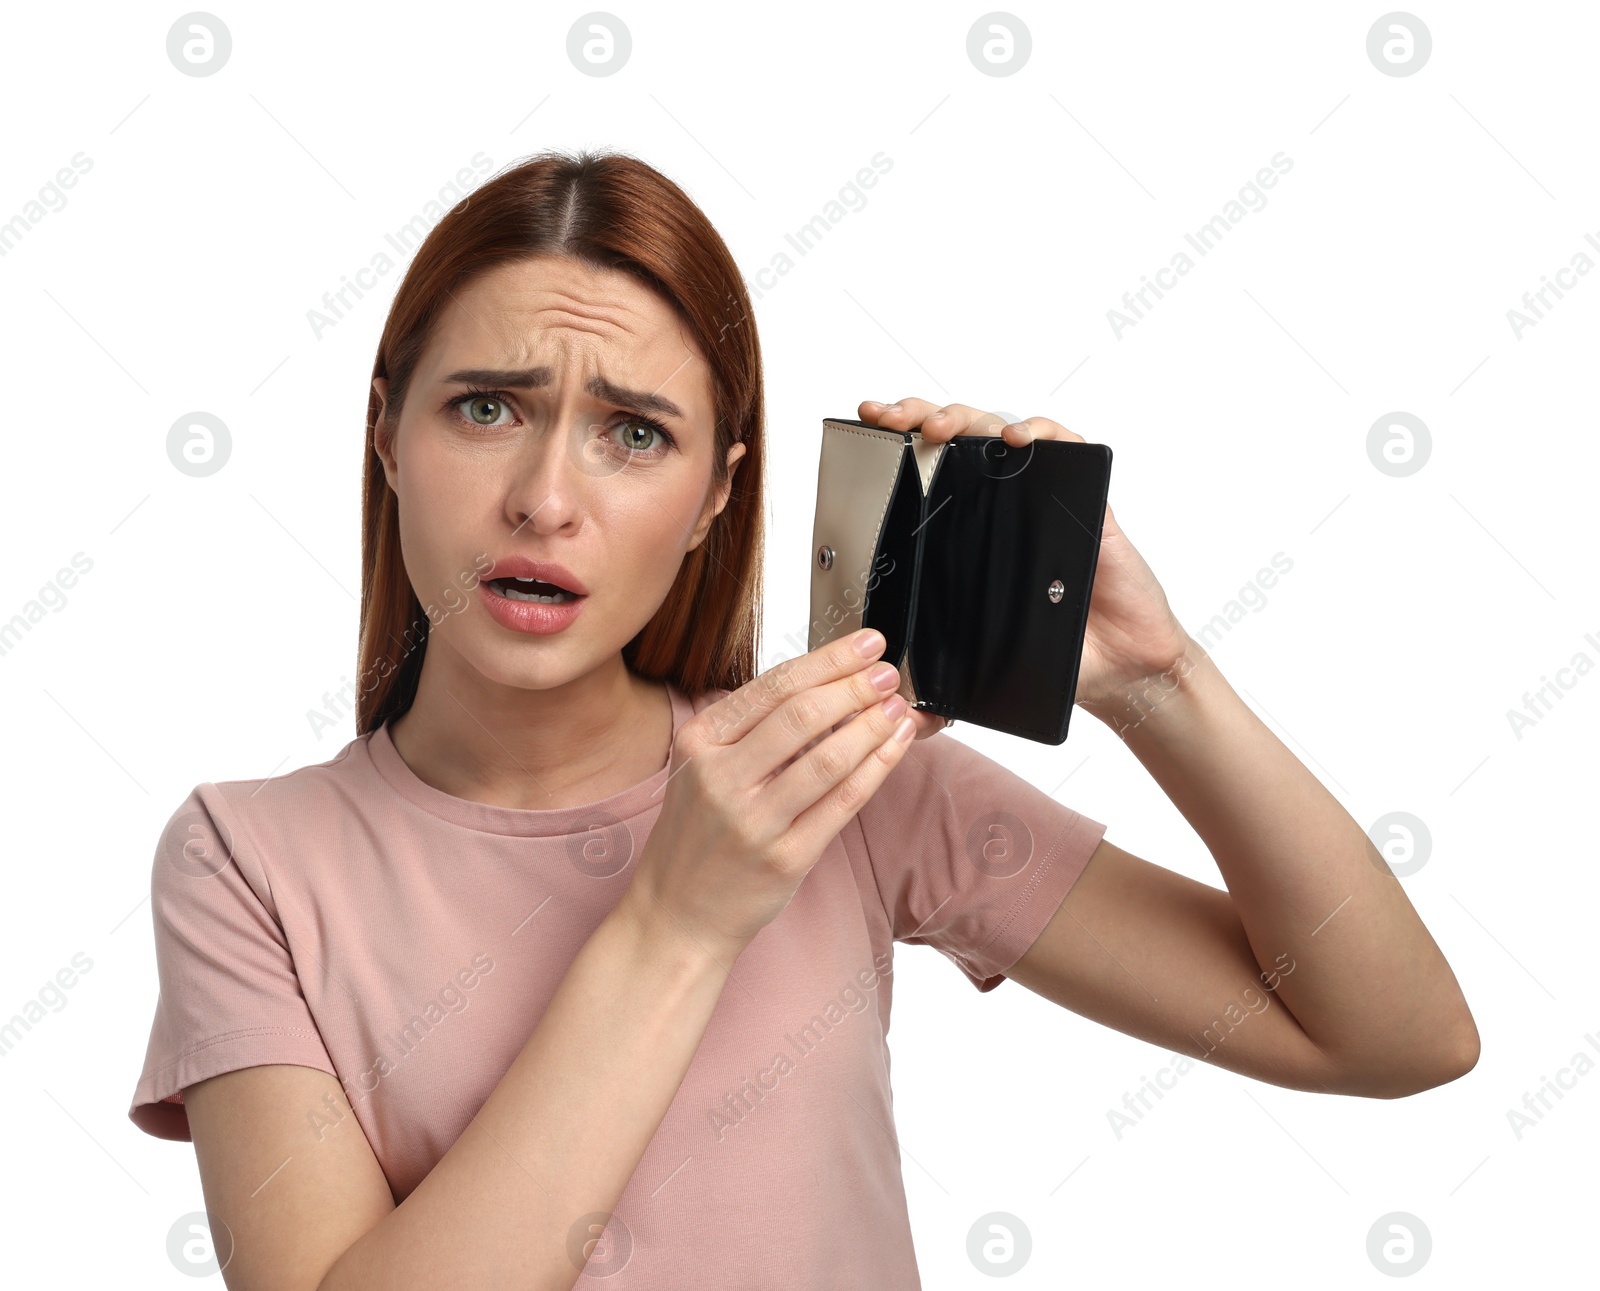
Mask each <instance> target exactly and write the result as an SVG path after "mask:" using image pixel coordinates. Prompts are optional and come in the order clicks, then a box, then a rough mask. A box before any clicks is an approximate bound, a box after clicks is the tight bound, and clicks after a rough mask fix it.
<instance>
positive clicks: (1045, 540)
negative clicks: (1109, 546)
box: [806, 417, 1111, 744]
mask: <svg viewBox="0 0 1600 1291" xmlns="http://www.w3.org/2000/svg"><path fill="white" fill-rule="evenodd" d="M1110 481H1111V449H1110V448H1108V447H1107V446H1106V445H1104V444H1080V443H1076V442H1072V441H1066V440H1054V439H1044V440H1035V441H1034V442H1033V443H1031V444H1028V445H1027V446H1025V447H1022V448H1017V447H1015V446H1013V445H1010V444H1007V443H1006V442H1005V441H1004V440H1003V439H1001V438H1000V437H999V436H998V435H956V436H954V437H953V438H951V439H949V440H945V441H942V442H938V443H935V442H933V441H930V440H925V439H923V437H922V434H921V432H920V431H916V430H911V431H900V430H886V429H884V428H882V427H880V426H871V425H868V424H867V423H866V422H863V421H849V420H846V419H844V418H841V417H829V418H826V419H824V421H823V423H822V457H821V462H820V464H819V466H818V469H817V511H816V520H815V524H814V527H813V529H812V538H811V550H812V563H811V627H810V631H809V634H808V644H807V647H806V648H807V649H808V650H815V649H816V648H817V647H818V646H820V645H825V644H827V643H828V642H829V641H833V640H836V639H837V638H839V637H841V636H848V635H849V634H851V633H852V632H856V631H859V630H860V629H862V628H876V629H877V630H878V631H879V632H882V633H883V636H884V641H885V642H886V644H885V647H884V651H883V655H882V658H883V659H885V660H887V661H888V662H889V663H892V664H894V665H895V666H896V667H897V668H899V669H900V674H901V684H900V693H901V694H902V695H904V696H905V697H906V700H907V702H908V703H909V704H910V705H911V707H913V708H917V709H922V710H924V711H927V712H931V713H936V714H938V715H940V716H942V717H947V718H950V719H952V720H954V721H963V722H971V723H973V724H974V725H977V726H987V727H989V728H991V729H993V730H997V731H1004V732H1006V733H1007V734H1010V735H1019V736H1022V737H1023V738H1024V739H1030V740H1037V741H1039V742H1040V743H1042V744H1060V743H1062V742H1063V741H1065V740H1066V738H1067V724H1068V722H1069V721H1070V719H1071V717H1072V707H1073V702H1074V699H1075V696H1076V693H1077V684H1078V664H1079V662H1080V660H1081V659H1082V656H1083V638H1084V631H1085V629H1086V627H1087V626H1088V620H1089V596H1090V593H1091V592H1092V591H1093V589H1094V572H1095V566H1096V564H1097V563H1098V561H1099V557H1100V529H1101V525H1102V523H1103V522H1104V520H1105V511H1106V493H1107V490H1108V488H1109V486H1110Z"/></svg>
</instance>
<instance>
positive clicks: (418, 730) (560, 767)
mask: <svg viewBox="0 0 1600 1291" xmlns="http://www.w3.org/2000/svg"><path fill="white" fill-rule="evenodd" d="M389 735H390V738H391V739H392V740H393V741H394V746H395V750H396V752H398V753H399V754H400V757H401V758H402V759H403V760H404V761H405V763H406V765H407V766H408V767H410V768H411V770H412V772H413V773H414V774H415V775H416V776H417V778H418V779H420V780H422V781H423V782H424V783H425V784H429V785H431V786H433V787H434V788H435V789H438V790H440V791H442V792H444V793H448V794H451V795H452V796H454V797H457V798H466V799H469V800H471V801H473V802H483V803H488V804H490V805H492V806H497V807H514V808H520V809H525V810H536V811H550V810H555V809H557V808H561V807H573V806H582V805H584V804H586V803H591V802H598V801H600V800H601V799H603V798H608V797H610V796H611V795H612V794H614V793H620V792H621V791H622V790H624V789H627V788H630V787H632V786H633V785H636V784H638V783H639V782H640V781H641V780H646V779H648V778H649V777H650V776H651V775H653V774H654V773H655V772H657V771H659V770H660V769H661V768H662V767H663V766H665V765H666V764H667V757H668V755H669V752H670V749H671V744H672V704H671V700H670V697H669V696H668V694H667V690H666V687H665V685H664V684H663V683H661V682H658V681H646V680H644V679H642V678H639V677H636V676H634V675H633V674H632V673H631V672H629V671H628V669H627V666H626V665H625V664H624V663H623V661H622V656H621V654H617V655H614V656H612V658H611V659H609V660H607V661H606V662H605V663H603V664H601V665H600V666H599V667H598V668H595V669H594V670H593V671H591V672H588V673H586V674H584V675H583V676H581V677H575V678H573V679H572V680H571V681H569V682H566V683H565V684H563V685H560V686H554V687H551V688H549V689H544V690H529V689H524V688H522V687H519V686H506V685H502V684H501V683H499V682H496V681H492V680H491V679H489V678H487V677H485V676H484V675H483V674H482V673H480V672H479V671H478V670H477V669H476V668H474V667H472V666H471V665H469V664H468V663H467V662H466V661H465V660H464V659H462V658H461V657H460V656H459V655H457V654H455V653H454V651H452V650H450V648H449V647H448V646H446V645H445V644H444V641H443V639H442V638H440V637H437V636H436V637H434V638H433V639H432V640H430V641H429V642H428V648H427V654H426V655H425V656H424V658H423V664H422V676H421V677H420V678H419V679H418V682H417V695H416V699H415V701H414V702H413V703H412V705H411V707H410V708H408V709H407V710H406V711H405V712H404V713H403V714H401V715H400V716H399V717H398V718H395V719H394V720H393V721H391V722H390V723H389Z"/></svg>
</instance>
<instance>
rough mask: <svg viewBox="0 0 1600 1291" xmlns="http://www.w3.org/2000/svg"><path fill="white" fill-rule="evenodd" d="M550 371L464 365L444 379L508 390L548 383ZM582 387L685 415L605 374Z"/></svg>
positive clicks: (643, 408)
mask: <svg viewBox="0 0 1600 1291" xmlns="http://www.w3.org/2000/svg"><path fill="white" fill-rule="evenodd" d="M550 380H551V371H550V369H549V368H548V367H538V368H518V369H501V368H465V369H463V370H462V371H460V372H452V373H451V374H450V375H449V376H447V377H445V381H447V382H451V383H457V382H459V383H460V384H462V385H476V386H504V387H506V388H507V389H510V390H537V389H540V388H541V387H543V386H547V385H549V384H550ZM584 389H585V390H587V391H588V392H589V393H590V394H592V395H593V396H594V397H595V398H596V399H604V400H605V401H606V402H607V403H615V404H620V405H622V407H624V408H631V409H633V410H634V411H635V412H657V413H660V414H661V415H662V416H665V417H677V418H679V419H680V420H687V419H686V418H685V417H684V412H683V409H682V408H680V407H678V405H677V404H675V403H673V402H672V400H670V399H667V398H664V397H663V396H661V395H658V394H652V393H650V392H649V391H645V390H629V389H628V388H627V387H626V386H619V385H617V384H615V383H614V382H611V381H608V380H606V378H605V377H601V376H596V377H590V378H589V381H588V383H587V384H586V385H585V386H584Z"/></svg>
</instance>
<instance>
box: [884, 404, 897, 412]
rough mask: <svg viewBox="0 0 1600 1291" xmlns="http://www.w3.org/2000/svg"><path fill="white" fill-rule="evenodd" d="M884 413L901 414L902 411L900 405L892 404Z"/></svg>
mask: <svg viewBox="0 0 1600 1291" xmlns="http://www.w3.org/2000/svg"><path fill="white" fill-rule="evenodd" d="M884 411H885V412H899V411H900V405H899V404H897V403H892V404H890V405H889V406H888V407H887V408H885V409H884Z"/></svg>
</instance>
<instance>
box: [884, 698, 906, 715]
mask: <svg viewBox="0 0 1600 1291" xmlns="http://www.w3.org/2000/svg"><path fill="white" fill-rule="evenodd" d="M883 711H884V712H885V713H887V714H888V715H889V716H890V717H899V716H900V714H901V713H903V712H905V711H906V697H905V696H904V695H890V696H889V698H888V699H886V700H884V701H883Z"/></svg>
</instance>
